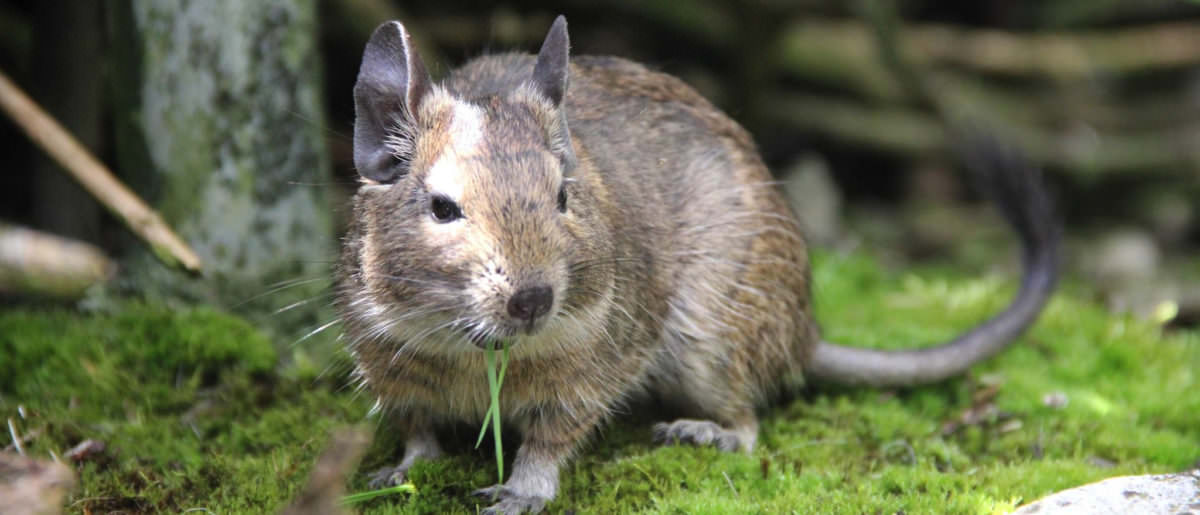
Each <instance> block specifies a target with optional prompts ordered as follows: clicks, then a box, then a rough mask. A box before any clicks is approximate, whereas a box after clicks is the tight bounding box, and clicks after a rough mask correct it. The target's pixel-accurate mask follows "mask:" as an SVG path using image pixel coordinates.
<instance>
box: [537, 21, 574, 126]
mask: <svg viewBox="0 0 1200 515" xmlns="http://www.w3.org/2000/svg"><path fill="white" fill-rule="evenodd" d="M570 46H571V41H570V39H569V38H568V37H567V19H566V18H565V17H563V16H562V15H561V14H560V15H558V18H555V19H554V24H553V25H551V26H550V32H548V33H547V34H546V40H545V41H543V42H542V49H541V50H540V51H538V56H537V64H535V65H533V87H534V88H536V89H537V91H538V92H539V93H541V94H542V95H544V96H545V97H546V98H547V99H549V100H550V102H553V103H554V106H555V107H558V106H561V105H562V102H563V98H565V97H566V96H567V61H568V57H569V55H570Z"/></svg>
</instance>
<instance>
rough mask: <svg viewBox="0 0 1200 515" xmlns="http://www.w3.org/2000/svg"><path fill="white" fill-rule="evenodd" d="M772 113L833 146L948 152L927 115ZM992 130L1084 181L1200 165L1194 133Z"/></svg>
mask: <svg viewBox="0 0 1200 515" xmlns="http://www.w3.org/2000/svg"><path fill="white" fill-rule="evenodd" d="M773 105H774V106H775V107H776V108H775V109H773V110H772V111H770V112H769V116H770V117H771V119H772V120H773V121H774V122H775V123H778V124H780V125H784V126H790V127H796V128H799V129H801V130H804V131H806V132H810V133H816V134H819V135H821V136H822V137H826V138H829V139H831V140H833V141H839V142H843V143H849V144H853V145H860V146H863V147H867V148H872V149H875V150H881V151H885V152H891V153H895V154H900V155H904V156H906V157H921V156H925V155H928V154H930V153H935V152H944V151H946V150H947V149H948V147H946V145H947V142H946V137H945V131H944V130H943V128H942V125H941V122H940V121H939V120H937V119H936V118H935V117H934V116H933V115H932V114H930V113H929V112H927V111H918V110H915V109H911V108H905V107H901V106H890V107H889V106H868V105H864V104H860V103H856V102H851V101H846V100H839V99H834V98H830V97H823V96H816V95H796V94H794V95H784V96H781V97H779V98H777V99H775V100H774V101H773ZM981 111H983V110H981ZM985 112H987V111H985ZM995 125H996V127H997V130H998V131H1001V132H1003V135H1004V136H1005V137H1006V138H1011V139H1012V140H1013V141H1015V142H1017V143H1018V144H1020V145H1021V148H1023V149H1026V150H1027V151H1028V152H1029V154H1030V156H1031V157H1032V158H1033V159H1034V160H1035V161H1037V162H1040V163H1046V164H1048V165H1054V166H1059V167H1063V168H1067V169H1071V170H1076V171H1079V172H1080V173H1081V174H1082V175H1083V176H1092V177H1095V176H1100V175H1104V174H1111V173H1117V172H1127V171H1134V172H1139V173H1145V172H1146V171H1149V170H1153V171H1157V173H1171V172H1173V171H1179V170H1192V169H1193V166H1194V164H1195V163H1197V162H1200V147H1197V146H1196V145H1195V144H1194V143H1193V141H1194V140H1195V139H1196V138H1197V137H1200V126H1192V127H1184V128H1177V127H1171V128H1165V129H1159V130H1139V131H1131V132H1129V133H1106V134H1104V136H1103V137H1101V136H1099V135H1098V134H1096V133H1095V132H1094V131H1093V130H1090V129H1089V128H1088V127H1073V128H1067V129H1063V130H1057V131H1055V130H1050V129H1046V128H1043V127H1039V126H1034V125H1026V124H1020V123H1014V122H1012V121H1011V120H1003V121H1002V122H997V123H995Z"/></svg>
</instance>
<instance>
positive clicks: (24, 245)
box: [0, 223, 116, 298]
mask: <svg viewBox="0 0 1200 515" xmlns="http://www.w3.org/2000/svg"><path fill="white" fill-rule="evenodd" d="M115 269H116V267H115V266H114V265H113V263H112V261H110V260H109V259H108V257H107V256H105V255H104V253H103V252H101V251H100V249H97V248H96V247H93V246H91V245H88V244H86V243H82V242H78V241H74V240H68V239H65V238H60V237H58V236H54V235H51V234H46V233H42V232H38V231H34V230H30V229H25V228H21V227H15V226H11V225H7V224H3V223H0V292H7V293H24V294H35V295H45V296H51V297H66V298H72V297H78V296H81V295H83V292H84V290H86V289H87V288H88V287H89V286H91V285H93V284H96V283H99V282H102V281H104V280H107V279H108V278H109V277H111V276H112V273H113V271H114V270H115Z"/></svg>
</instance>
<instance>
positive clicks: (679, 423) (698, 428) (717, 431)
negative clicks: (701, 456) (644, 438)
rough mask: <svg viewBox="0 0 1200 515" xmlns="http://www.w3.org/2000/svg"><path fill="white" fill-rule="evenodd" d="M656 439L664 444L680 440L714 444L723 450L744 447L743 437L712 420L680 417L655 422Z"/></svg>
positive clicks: (676, 442)
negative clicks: (668, 420) (671, 420)
mask: <svg viewBox="0 0 1200 515" xmlns="http://www.w3.org/2000/svg"><path fill="white" fill-rule="evenodd" d="M654 441H655V442H657V443H659V444H662V445H673V444H678V443H680V442H683V443H690V444H692V445H712V446H714V447H716V448H718V449H721V450H722V451H729V452H732V451H736V450H738V449H739V448H742V447H743V444H742V441H741V438H740V437H739V436H738V434H737V433H736V432H734V431H730V430H728V429H725V428H723V427H721V426H720V424H717V423H716V422H713V421H711V420H691V419H679V420H676V421H674V422H659V423H657V424H654Z"/></svg>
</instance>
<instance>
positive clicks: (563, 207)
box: [558, 184, 567, 213]
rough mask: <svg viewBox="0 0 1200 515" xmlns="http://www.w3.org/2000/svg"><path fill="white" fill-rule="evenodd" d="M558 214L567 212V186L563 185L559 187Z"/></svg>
mask: <svg viewBox="0 0 1200 515" xmlns="http://www.w3.org/2000/svg"><path fill="white" fill-rule="evenodd" d="M558 212H559V213H566V212H567V185H566V184H563V185H562V186H559V187H558Z"/></svg>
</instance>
